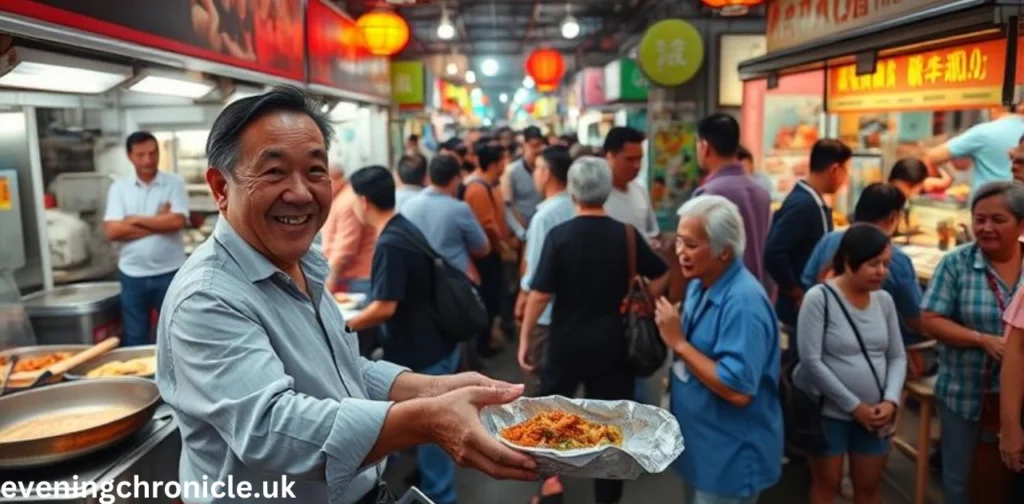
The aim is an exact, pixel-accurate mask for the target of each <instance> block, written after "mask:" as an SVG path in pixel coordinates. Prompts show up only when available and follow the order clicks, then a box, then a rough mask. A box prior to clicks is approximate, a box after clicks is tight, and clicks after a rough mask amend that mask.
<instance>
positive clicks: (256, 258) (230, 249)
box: [213, 215, 327, 284]
mask: <svg viewBox="0 0 1024 504" xmlns="http://www.w3.org/2000/svg"><path fill="white" fill-rule="evenodd" d="M213 237H214V239H216V240H217V243H219V244H220V245H221V246H222V247H224V250H226V251H227V253H228V254H229V255H230V256H231V257H232V258H233V259H234V260H235V262H237V263H238V266H239V268H241V269H242V273H243V274H244V275H245V276H246V278H248V279H249V281H250V282H252V283H256V282H260V281H263V280H266V279H268V278H270V277H272V276H274V274H275V273H280V274H281V275H286V274H285V273H284V272H283V271H281V270H280V269H278V268H277V266H274V264H273V263H271V262H270V260H269V259H267V258H266V257H265V256H264V255H263V254H261V253H259V252H258V251H256V249H254V248H253V247H252V245H249V243H248V242H246V241H245V239H243V238H242V237H241V236H239V234H238V233H237V232H236V231H235V229H234V228H233V227H231V224H230V223H228V220H227V219H226V218H224V216H223V215H221V216H220V218H218V219H217V226H216V227H215V228H214V230H213ZM299 263H300V266H301V267H302V272H303V274H305V275H306V277H307V279H308V280H311V281H313V282H316V283H321V284H322V283H323V281H324V278H326V277H327V267H326V262H325V261H323V260H320V261H317V259H316V254H315V253H314V252H313V251H312V250H310V251H308V252H306V254H305V255H304V256H302V259H301V260H300V261H299Z"/></svg>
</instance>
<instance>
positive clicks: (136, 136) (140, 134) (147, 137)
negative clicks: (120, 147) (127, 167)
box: [124, 131, 159, 154]
mask: <svg viewBox="0 0 1024 504" xmlns="http://www.w3.org/2000/svg"><path fill="white" fill-rule="evenodd" d="M146 142H154V143H156V144H157V145H159V142H157V141H156V137H155V136H153V134H152V133H150V132H148V131H136V132H135V133H132V134H131V135H128V140H126V141H125V142H124V148H125V150H126V151H128V153H129V154H130V153H131V152H132V147H135V146H136V145H139V144H141V143H146Z"/></svg>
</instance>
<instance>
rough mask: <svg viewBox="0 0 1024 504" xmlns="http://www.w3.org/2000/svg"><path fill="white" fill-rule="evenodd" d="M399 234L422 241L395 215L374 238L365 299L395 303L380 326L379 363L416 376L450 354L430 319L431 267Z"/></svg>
mask: <svg viewBox="0 0 1024 504" xmlns="http://www.w3.org/2000/svg"><path fill="white" fill-rule="evenodd" d="M403 231H404V232H405V233H408V234H411V235H413V236H417V235H418V236H421V237H422V234H421V233H420V230H419V229H417V228H416V226H415V225H414V224H413V223H411V222H409V221H408V220H407V219H406V218H405V217H402V216H401V215H395V216H394V217H393V218H392V219H391V221H389V222H388V223H387V225H386V226H384V230H383V231H382V232H381V234H380V237H378V238H377V246H376V248H375V249H374V251H373V270H372V273H371V282H372V288H371V294H370V296H371V297H372V298H373V299H374V300H376V301H397V302H398V306H397V307H396V308H395V314H394V315H393V316H392V317H391V319H389V320H388V321H387V322H385V323H384V326H383V332H384V342H383V347H384V358H385V359H386V360H388V361H391V362H394V363H395V364H398V365H401V366H407V367H409V368H410V369H412V370H414V371H418V370H421V369H423V368H425V367H427V366H430V365H433V364H436V363H437V362H438V361H440V360H441V359H442V358H444V357H446V356H448V355H450V354H451V353H452V351H454V350H455V347H454V345H452V344H451V343H448V342H447V341H445V340H444V339H443V338H442V337H441V332H440V331H439V330H438V328H437V324H436V323H435V322H434V319H433V317H432V310H433V308H432V307H433V301H432V299H433V296H434V289H433V286H434V266H433V263H432V262H431V260H430V258H429V257H427V256H426V255H424V254H423V253H422V252H420V251H419V249H418V248H417V247H416V245H415V244H414V243H413V242H411V241H410V240H409V238H408V237H407V236H406V235H405V234H403ZM424 240H426V238H424Z"/></svg>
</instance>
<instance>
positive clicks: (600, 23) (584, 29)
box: [335, 0, 763, 87]
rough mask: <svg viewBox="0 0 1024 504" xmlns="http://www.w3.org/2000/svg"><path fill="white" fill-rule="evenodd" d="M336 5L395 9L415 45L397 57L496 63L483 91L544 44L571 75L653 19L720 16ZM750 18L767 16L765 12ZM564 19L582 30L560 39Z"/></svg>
mask: <svg viewBox="0 0 1024 504" xmlns="http://www.w3.org/2000/svg"><path fill="white" fill-rule="evenodd" d="M335 1H336V3H337V4H338V5H339V6H340V7H342V9H344V10H345V11H347V12H348V13H349V14H350V15H352V16H353V17H358V16H359V15H360V14H362V13H364V12H367V11H369V10H373V9H374V8H376V7H379V6H390V7H392V8H395V9H396V11H397V12H398V13H399V14H401V15H402V17H404V18H405V19H406V20H407V21H408V22H409V25H410V27H411V28H412V40H411V42H410V44H409V46H408V48H407V49H406V51H405V52H403V53H402V54H400V55H399V58H416V57H422V56H425V55H447V54H453V53H457V54H461V55H464V56H468V57H469V58H470V64H471V65H472V66H473V67H474V68H477V69H479V68H480V67H481V64H482V62H483V61H484V60H485V59H492V60H494V61H496V62H497V63H498V70H497V72H496V73H495V74H494V75H490V76H488V75H483V74H482V72H479V71H477V72H476V73H477V79H478V80H479V82H480V85H482V86H484V87H504V85H505V84H506V83H508V82H518V81H520V80H522V78H523V77H524V71H523V60H524V58H525V56H526V55H527V54H528V53H529V52H530V51H532V50H533V49H536V48H538V47H541V46H544V47H550V48H553V49H556V50H559V51H561V52H562V53H563V54H564V55H565V57H566V63H567V66H568V67H569V68H568V70H569V71H570V72H572V71H575V70H577V69H578V68H581V67H584V66H590V65H603V64H605V63H607V62H609V61H611V60H612V59H614V58H615V57H617V56H620V55H622V54H624V51H625V49H626V48H628V47H630V46H631V45H632V44H631V42H632V41H635V40H636V39H637V38H638V37H639V35H640V34H641V33H642V32H643V30H644V28H645V27H647V26H648V25H649V24H650V23H651V22H652V21H653V20H658V19H664V18H667V17H684V18H689V19H694V18H702V17H704V18H706V17H711V16H714V15H717V14H716V13H715V12H714V11H713V10H711V9H709V8H707V7H705V6H704V5H703V4H701V2H700V0H569V1H566V0H389V1H376V0H335ZM445 14H446V15H447V18H448V19H449V20H450V21H451V24H452V25H453V27H454V28H455V30H454V34H453V36H452V37H451V38H450V39H448V40H445V39H442V38H441V37H440V36H439V34H438V25H439V24H441V21H442V18H443V17H444V15H445ZM750 15H755V16H763V10H762V9H757V10H755V11H753V12H751V14H750ZM567 16H572V18H574V20H575V21H576V23H578V26H579V34H578V35H577V36H575V37H573V38H571V39H570V38H566V37H564V36H563V24H564V23H565V21H566V18H567Z"/></svg>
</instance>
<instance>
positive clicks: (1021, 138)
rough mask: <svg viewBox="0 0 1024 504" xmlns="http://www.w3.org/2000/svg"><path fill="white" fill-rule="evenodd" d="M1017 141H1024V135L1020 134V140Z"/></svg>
mask: <svg viewBox="0 0 1024 504" xmlns="http://www.w3.org/2000/svg"><path fill="white" fill-rule="evenodd" d="M1017 143H1024V135H1021V136H1020V140H1018V141H1017Z"/></svg>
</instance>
